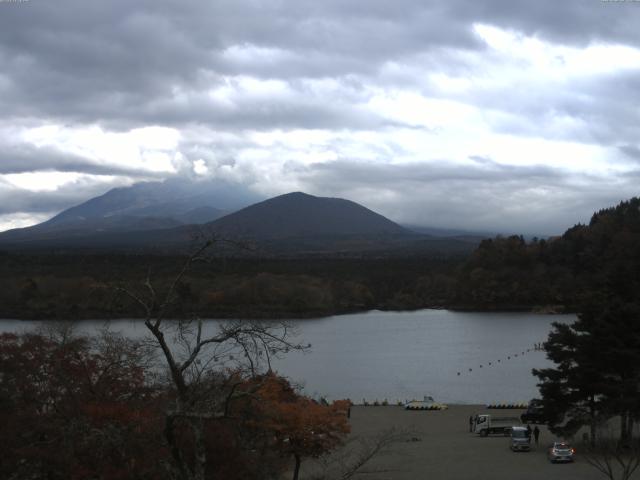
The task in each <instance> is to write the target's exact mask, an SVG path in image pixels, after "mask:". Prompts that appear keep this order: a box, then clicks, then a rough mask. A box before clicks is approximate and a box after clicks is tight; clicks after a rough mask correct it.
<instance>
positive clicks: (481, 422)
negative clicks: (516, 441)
mask: <svg viewBox="0 0 640 480" xmlns="http://www.w3.org/2000/svg"><path fill="white" fill-rule="evenodd" d="M519 424H520V419H519V418H518V417H496V416H493V415H488V414H483V415H476V421H475V423H474V428H473V431H474V433H478V434H480V436H481V437H486V436H487V435H490V434H492V433H500V434H502V435H504V436H505V437H506V436H508V435H509V434H510V433H511V427H512V426H514V425H519Z"/></svg>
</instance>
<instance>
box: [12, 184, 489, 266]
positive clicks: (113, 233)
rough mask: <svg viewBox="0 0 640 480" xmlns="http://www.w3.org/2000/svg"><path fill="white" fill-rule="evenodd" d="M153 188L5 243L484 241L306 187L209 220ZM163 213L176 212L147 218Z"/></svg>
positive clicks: (159, 249)
mask: <svg viewBox="0 0 640 480" xmlns="http://www.w3.org/2000/svg"><path fill="white" fill-rule="evenodd" d="M148 188H149V186H148V184H146V185H142V186H140V187H139V188H138V189H123V190H122V191H121V192H115V193H112V192H109V193H108V194H106V195H104V196H102V197H97V198H96V199H92V200H90V201H89V202H86V203H85V204H82V205H79V206H78V207H74V208H72V209H69V210H67V211H65V212H63V213H62V214H60V215H58V216H57V217H55V218H53V219H52V220H50V221H49V222H45V224H41V225H38V226H36V227H31V228H29V229H22V231H20V230H13V231H9V232H5V233H4V234H0V249H5V250H47V251H58V252H75V251H86V252H91V251H96V252H97V251H100V252H104V251H128V252H137V253H145V252H154V253H175V252H185V251H188V250H189V249H190V248H191V247H193V245H194V242H198V240H197V238H200V239H202V238H203V237H206V236H210V235H218V236H220V237H223V238H226V239H236V240H237V239H241V240H246V241H249V243H250V244H251V245H252V246H253V247H254V248H252V249H251V251H250V252H249V251H247V252H244V253H243V252H237V251H235V250H234V251H231V250H226V251H225V252H226V253H230V254H233V255H236V254H239V255H245V254H247V255H253V256H255V255H257V256H261V255H266V256H272V255H275V256H288V257H290V256H295V257H304V256H318V255H320V256H323V257H327V256H328V257H335V256H338V257H341V256H354V255H355V256H358V255H375V256H384V257H389V256H415V255H425V254H426V255H432V254H437V255H459V254H466V253H469V252H471V250H472V249H473V248H475V246H476V245H477V243H474V242H472V241H469V240H466V239H465V240H461V239H455V238H444V237H433V236H429V235H421V234H418V233H415V232H412V231H411V230H408V229H406V228H404V227H401V226H400V225H398V224H396V223H394V222H392V221H391V220H389V219H387V218H385V217H383V216H382V215H380V214H378V213H375V212H373V211H371V210H369V209H368V208H366V207H364V206H362V205H359V204H357V203H355V202H352V201H349V200H344V199H341V198H326V197H315V196H312V195H308V194H305V193H301V192H294V193H289V194H286V195H281V196H278V197H275V198H271V199H269V200H265V201H262V202H260V203H256V204H254V205H251V206H249V207H245V208H243V209H242V210H239V211H237V212H235V213H231V214H229V215H226V216H224V217H222V218H219V219H217V220H215V221H213V222H208V223H204V222H202V220H205V219H206V218H207V217H208V216H210V215H216V214H217V213H218V211H217V210H215V209H214V208H213V207H196V208H194V209H191V210H188V211H184V212H182V213H180V215H177V214H176V211H177V210H178V207H177V206H176V205H180V203H179V202H163V203H160V204H155V205H154V204H153V203H152V202H151V199H153V198H156V199H158V198H161V197H159V196H158V195H157V190H155V189H151V191H150V192H148V191H147V189H148ZM116 193H117V194H116ZM120 193H122V194H120ZM149 193H150V194H151V195H149ZM157 205H159V206H157ZM172 209H173V210H172ZM105 212H107V213H105ZM161 212H165V213H171V214H172V215H174V218H170V217H155V216H144V215H155V214H160V213H161ZM136 214H141V215H143V216H136ZM101 215H102V216H101ZM183 221H185V222H188V224H186V223H181V222H183ZM198 224H199V225H198ZM221 248H224V247H221ZM220 252H221V254H225V252H222V250H221V251H220Z"/></svg>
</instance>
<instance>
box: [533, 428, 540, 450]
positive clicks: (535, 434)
mask: <svg viewBox="0 0 640 480" xmlns="http://www.w3.org/2000/svg"><path fill="white" fill-rule="evenodd" d="M538 437H540V429H539V428H538V426H537V425H536V426H535V427H534V428H533V438H534V439H535V441H536V447H537V446H538Z"/></svg>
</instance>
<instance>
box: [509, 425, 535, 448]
mask: <svg viewBox="0 0 640 480" xmlns="http://www.w3.org/2000/svg"><path fill="white" fill-rule="evenodd" d="M511 450H513V451H514V452H528V451H529V450H531V433H530V431H529V430H528V429H527V428H526V427H521V426H514V427H511Z"/></svg>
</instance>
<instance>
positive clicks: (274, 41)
mask: <svg viewBox="0 0 640 480" xmlns="http://www.w3.org/2000/svg"><path fill="white" fill-rule="evenodd" d="M610 3H612V2H609V3H607V2H598V1H594V2H589V1H578V0H574V1H567V2H556V1H550V0H549V1H537V2H530V1H524V0H519V1H513V0H512V1H509V2H503V1H498V0H494V1H488V2H478V1H475V0H474V1H455V2H440V1H438V2H435V1H434V2H428V3H425V2H421V1H417V0H404V1H400V2H393V4H391V3H389V2H386V1H385V2H383V1H378V0H375V1H367V2H343V1H337V0H336V1H324V2H312V1H296V2H255V1H254V2H242V1H236V0H234V1H231V0H228V1H219V2H204V1H202V2H198V1H193V2H179V3H178V2H168V1H162V0H154V1H150V0H142V1H138V2H125V1H122V0H115V1H111V2H80V3H78V2H74V1H70V0H62V1H57V2H40V1H32V2H27V3H23V4H3V5H0V7H1V8H2V11H1V13H2V15H0V45H2V47H0V60H1V61H2V63H1V64H2V65H3V67H2V73H3V75H4V78H3V80H2V81H1V82H0V90H2V93H4V95H2V100H0V105H1V106H2V107H3V112H5V115H9V116H12V115H13V116H26V117H45V118H52V119H55V118H58V119H68V120H73V121H81V122H101V121H111V122H113V123H114V124H117V122H118V121H120V122H123V123H127V122H128V121H130V120H133V121H138V122H141V123H148V122H150V121H153V122H155V123H159V124H163V123H165V122H167V123H172V121H176V120H182V121H188V120H193V121H197V122H207V121H212V122H213V123H215V124H222V123H224V122H222V121H219V116H220V114H218V115H216V113H215V108H216V106H215V105H209V106H208V108H209V109H211V110H213V111H214V112H212V114H211V115H210V116H208V115H206V114H205V112H202V111H200V112H198V111H197V108H196V112H195V114H194V116H193V117H191V118H189V116H188V115H187V116H186V117H187V118H184V117H185V115H184V113H183V112H180V106H179V103H176V105H174V106H173V107H171V106H169V107H168V108H167V109H163V108H158V107H157V106H156V105H157V104H158V103H162V102H163V101H166V99H167V98H171V97H172V96H174V95H175V94H176V89H182V90H184V91H196V92H199V91H203V90H206V89H208V88H211V87H215V86H216V85H217V84H219V82H220V81H221V76H224V75H234V74H242V75H257V76H262V77H264V78H282V79H284V80H287V81H288V80H292V79H295V78H326V77H336V78H342V77H348V76H349V75H352V74H355V75H364V76H365V77H367V76H375V75H376V72H377V71H378V70H379V68H380V67H381V66H382V65H383V64H384V63H385V62H387V61H402V59H403V58H407V57H411V56H412V55H415V54H420V53H425V52H430V51H435V50H437V49H439V48H443V47H448V48H455V49H463V50H464V49H471V50H481V49H483V48H484V45H483V43H482V42H481V41H480V40H479V39H478V38H477V36H476V35H475V34H474V33H473V31H472V28H471V24H472V23H473V22H487V23H490V24H496V25H498V26H502V27H507V28H515V29H518V30H519V31H522V32H524V33H525V34H535V35H540V36H542V37H544V38H550V39H553V40H558V41H565V42H574V43H577V44H582V45H584V44H586V43H588V42H589V41H592V40H607V41H620V42H627V43H637V41H638V33H637V29H636V28H635V26H636V24H635V23H634V22H635V20H637V19H638V15H637V13H638V11H639V9H637V8H636V9H635V10H632V9H631V8H633V7H635V6H628V5H627V6H624V7H622V6H615V5H611V4H610ZM252 46H257V47H259V48H262V49H263V50H262V51H258V52H257V53H255V54H256V55H257V57H255V58H249V59H248V60H246V61H242V59H238V58H234V57H233V55H232V56H231V57H230V56H229V53H230V52H231V53H233V48H232V47H237V48H240V49H241V50H242V48H248V51H251V48H250V47H252ZM228 49H231V50H228ZM269 49H271V50H274V49H275V51H280V52H283V57H282V58H280V59H278V58H276V59H275V60H273V61H271V62H269V61H266V60H265V59H267V60H268V57H269V53H268V52H269ZM294 88H295V87H294ZM283 103H284V104H285V105H284V108H283V115H287V105H286V100H282V99H280V100H279V102H278V104H279V105H281V106H282V104H283ZM187 106H188V107H189V109H192V108H195V107H197V106H198V105H197V104H188V105H187ZM134 107H136V108H134ZM263 107H264V106H263ZM206 108H207V106H206V105H205V107H204V108H203V109H206ZM273 109H276V108H275V107H273ZM265 110H266V111H268V110H269V108H268V107H265ZM289 110H290V111H291V112H293V114H292V118H291V123H293V122H294V121H295V122H297V125H298V126H304V125H305V120H307V121H309V122H311V121H312V119H313V117H314V112H315V111H319V112H320V114H321V115H322V110H321V109H320V108H319V106H318V105H316V109H311V111H310V112H305V111H304V109H302V110H301V111H300V112H298V111H297V105H296V104H295V102H293V103H292V105H291V108H289ZM223 116H224V115H223ZM176 117H177V118H176ZM231 118H232V120H234V119H236V120H238V121H241V123H242V124H244V125H247V126H248V127H251V126H253V120H254V118H255V119H256V122H257V125H258V126H260V124H261V120H260V116H259V115H258V116H256V117H253V116H251V115H246V116H245V117H243V118H241V119H238V117H237V116H236V117H234V116H233V115H231ZM282 123H283V124H287V122H285V121H282ZM312 126H313V125H312ZM354 127H355V128H361V126H360V125H359V124H358V122H357V121H356V122H355V124H354Z"/></svg>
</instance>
